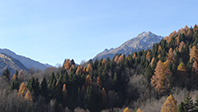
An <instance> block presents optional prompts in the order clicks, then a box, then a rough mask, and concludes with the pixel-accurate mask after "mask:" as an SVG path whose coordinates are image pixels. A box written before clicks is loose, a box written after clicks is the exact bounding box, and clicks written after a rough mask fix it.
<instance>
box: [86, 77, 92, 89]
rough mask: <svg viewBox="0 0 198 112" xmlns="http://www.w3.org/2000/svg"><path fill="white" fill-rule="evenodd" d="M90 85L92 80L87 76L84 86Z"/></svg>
mask: <svg viewBox="0 0 198 112" xmlns="http://www.w3.org/2000/svg"><path fill="white" fill-rule="evenodd" d="M91 85H92V80H91V77H90V76H89V75H87V77H86V79H85V86H86V87H87V86H91Z"/></svg>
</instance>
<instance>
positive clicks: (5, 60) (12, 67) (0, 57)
mask: <svg viewBox="0 0 198 112" xmlns="http://www.w3.org/2000/svg"><path fill="white" fill-rule="evenodd" d="M6 68H8V69H9V71H10V73H11V75H13V74H14V73H15V71H16V70H18V71H20V70H21V69H22V70H28V69H27V68H26V67H25V66H24V65H23V64H22V63H21V62H20V61H19V60H17V59H14V58H13V57H11V56H8V55H6V54H2V53H0V74H2V73H3V71H4V70H5V69H6Z"/></svg>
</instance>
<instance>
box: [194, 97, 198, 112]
mask: <svg viewBox="0 0 198 112" xmlns="http://www.w3.org/2000/svg"><path fill="white" fill-rule="evenodd" d="M194 106H195V107H194V111H195V112H198V95H197V96H196V99H195V104H194Z"/></svg>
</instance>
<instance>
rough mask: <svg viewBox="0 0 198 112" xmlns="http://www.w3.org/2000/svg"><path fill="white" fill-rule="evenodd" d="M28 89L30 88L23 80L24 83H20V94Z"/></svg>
mask: <svg viewBox="0 0 198 112" xmlns="http://www.w3.org/2000/svg"><path fill="white" fill-rule="evenodd" d="M27 90H28V89H27V87H26V85H25V83H24V82H23V83H22V84H21V85H20V87H19V91H18V96H23V95H24V94H25V92H26V91H27Z"/></svg>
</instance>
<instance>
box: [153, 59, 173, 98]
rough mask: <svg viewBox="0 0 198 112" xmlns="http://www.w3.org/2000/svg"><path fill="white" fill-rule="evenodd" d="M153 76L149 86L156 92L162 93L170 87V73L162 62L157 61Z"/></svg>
mask: <svg viewBox="0 0 198 112" xmlns="http://www.w3.org/2000/svg"><path fill="white" fill-rule="evenodd" d="M154 74H155V75H153V76H152V78H151V86H153V87H155V89H157V90H158V93H159V94H161V93H163V92H164V91H165V90H166V89H167V88H169V86H170V77H171V75H172V73H171V71H170V70H169V69H168V68H167V67H165V65H164V64H163V62H161V60H159V61H158V62H157V66H156V68H155V72H154Z"/></svg>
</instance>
